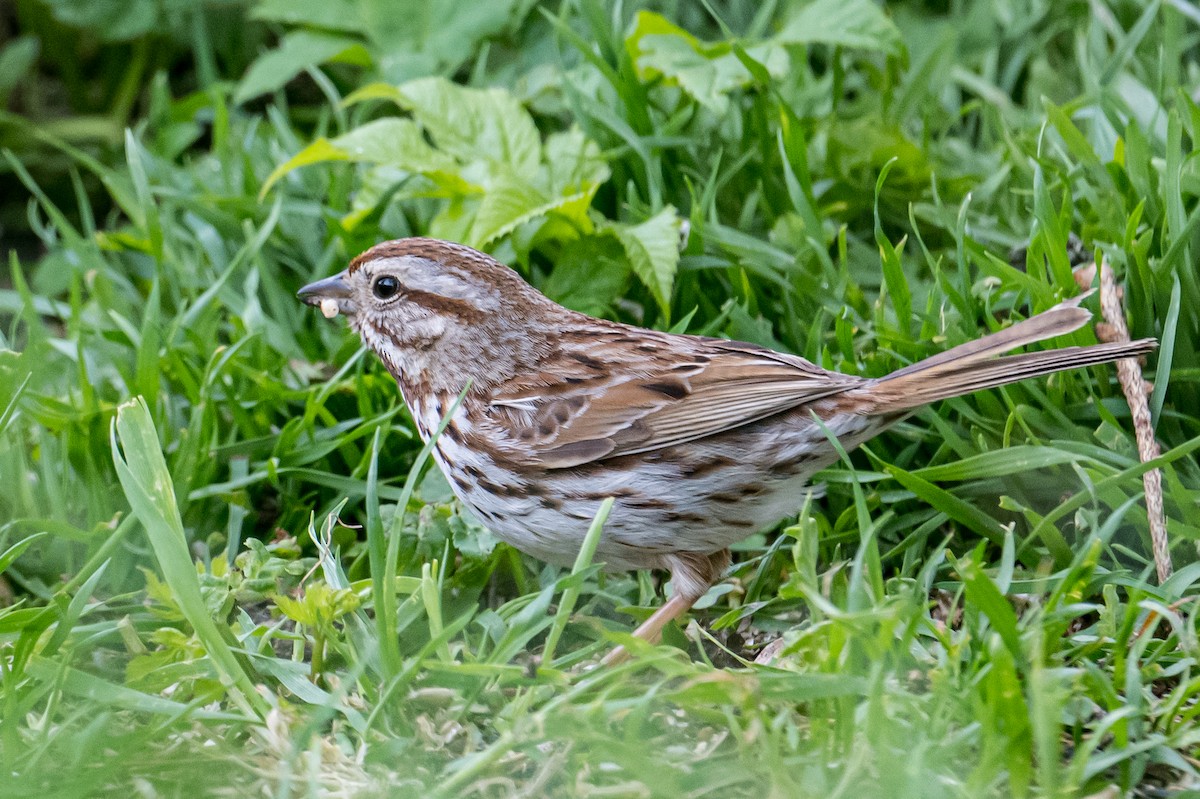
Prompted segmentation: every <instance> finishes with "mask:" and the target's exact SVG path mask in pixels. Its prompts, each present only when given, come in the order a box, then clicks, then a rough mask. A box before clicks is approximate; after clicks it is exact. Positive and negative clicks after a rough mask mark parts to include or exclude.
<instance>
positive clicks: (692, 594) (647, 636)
mask: <svg viewBox="0 0 1200 799" xmlns="http://www.w3.org/2000/svg"><path fill="white" fill-rule="evenodd" d="M668 564H669V568H670V570H671V583H672V584H673V585H674V586H675V593H674V595H672V596H671V598H670V599H668V600H667V601H666V603H664V604H663V606H662V607H661V608H659V609H658V610H656V611H654V613H652V614H651V615H650V618H648V619H646V620H645V621H644V622H642V623H641V624H640V625H639V626H638V628H637V629H636V630H634V631H633V637H634V638H640V639H641V640H643V641H646V642H647V643H651V644H653V643H657V642H658V640H659V639H660V638H661V637H662V631H663V628H664V627H666V626H667V625H668V624H670V623H671V622H672V621H674V620H675V619H677V618H679V617H680V616H682V615H683V614H685V613H687V612H688V611H689V610H691V609H692V605H695V604H696V601H697V600H698V599H700V597H702V596H704V594H705V592H706V591H708V589H709V587H710V586H711V585H712V584H713V583H714V582H716V580H717V578H718V577H720V576H721V572H723V571H725V568H726V567H727V566H729V550H728V549H723V550H721V551H720V552H714V553H713V554H711V555H699V554H695V553H681V554H680V555H672V556H670V558H669V560H668ZM628 659H629V652H627V651H626V650H625V647H623V646H618V647H617V648H616V649H614V650H612V651H611V652H609V653H608V654H607V655H605V656H604V659H603V660H601V661H600V665H602V666H615V665H617V664H618V663H624V662H625V661H626V660H628Z"/></svg>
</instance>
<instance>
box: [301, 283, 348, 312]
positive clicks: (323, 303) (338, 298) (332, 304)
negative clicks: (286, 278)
mask: <svg viewBox="0 0 1200 799" xmlns="http://www.w3.org/2000/svg"><path fill="white" fill-rule="evenodd" d="M296 296H297V297H299V298H300V299H301V300H303V301H304V302H305V303H307V304H308V305H316V306H317V307H319V308H320V309H321V313H323V314H325V316H327V317H330V318H332V317H334V316H337V315H338V312H341V313H344V314H352V313H354V301H353V300H352V299H351V298H350V285H349V284H348V283H347V282H346V273H345V272H339V273H338V274H336V275H334V276H333V277H327V278H325V279H324V280H318V281H316V282H315V283H309V284H308V285H307V286H305V287H304V288H302V289H300V290H299V291H298V292H296Z"/></svg>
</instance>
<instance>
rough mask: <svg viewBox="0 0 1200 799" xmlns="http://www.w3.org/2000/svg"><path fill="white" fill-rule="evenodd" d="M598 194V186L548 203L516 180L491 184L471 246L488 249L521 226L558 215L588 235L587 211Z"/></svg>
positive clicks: (469, 238)
mask: <svg viewBox="0 0 1200 799" xmlns="http://www.w3.org/2000/svg"><path fill="white" fill-rule="evenodd" d="M595 192H596V186H595V185H593V186H592V187H591V188H590V189H589V190H588V191H585V192H580V193H578V194H572V195H569V196H567V197H558V198H555V199H547V198H546V197H545V195H543V194H541V193H539V192H538V191H537V190H536V189H534V188H533V187H532V186H530V185H529V184H528V183H526V182H524V181H522V180H520V179H518V178H517V177H516V176H507V177H504V178H500V179H498V180H495V181H493V182H490V183H489V185H488V187H487V191H485V192H484V195H483V200H482V202H480V204H479V210H478V211H477V212H476V214H475V222H474V224H473V225H472V226H471V234H470V236H469V237H468V239H467V244H469V245H471V246H472V247H476V248H482V247H486V246H487V245H488V244H490V243H491V242H493V241H495V240H496V239H499V238H501V237H502V236H506V235H508V234H509V233H511V232H513V230H515V229H516V228H517V227H518V226H519V225H522V224H524V223H526V222H529V221H532V220H534V219H537V218H539V217H543V216H546V215H547V214H549V213H551V212H555V211H557V212H559V213H560V214H561V215H562V216H564V217H565V218H567V219H568V220H570V221H571V222H573V223H574V224H575V225H576V227H577V228H581V229H583V230H584V232H586V231H587V230H590V229H591V221H590V220H589V219H588V217H587V209H588V207H589V206H590V205H591V203H592V196H593V195H594V194H595Z"/></svg>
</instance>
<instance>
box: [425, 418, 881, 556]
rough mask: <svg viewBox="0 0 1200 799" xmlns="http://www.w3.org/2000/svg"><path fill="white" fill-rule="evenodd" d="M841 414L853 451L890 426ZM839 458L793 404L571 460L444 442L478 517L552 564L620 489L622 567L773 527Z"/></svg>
mask: <svg viewBox="0 0 1200 799" xmlns="http://www.w3.org/2000/svg"><path fill="white" fill-rule="evenodd" d="M835 418H836V420H837V422H836V428H837V429H831V430H830V432H832V433H834V434H835V435H837V436H838V438H839V440H840V441H841V442H842V443H843V445H844V446H845V447H846V448H847V449H851V448H853V447H855V446H857V445H858V444H859V443H861V442H862V441H865V440H866V439H868V438H870V437H871V436H873V435H875V434H876V433H878V432H879V430H880V429H882V427H883V426H884V424H883V423H882V422H881V420H878V419H872V418H869V417H860V416H849V415H846V416H840V417H835ZM827 426H828V425H827ZM836 459H837V455H836V453H835V452H834V450H833V448H832V447H831V446H830V445H829V442H828V440H827V439H826V437H825V433H824V432H823V431H822V430H821V429H820V428H819V427H817V426H816V425H815V424H813V423H812V421H811V419H810V418H807V417H803V416H800V415H799V414H797V413H792V414H784V415H782V416H781V417H777V418H776V419H774V420H770V421H766V422H759V423H755V424H751V425H747V426H745V427H743V428H738V429H735V430H730V431H727V432H725V433H722V434H720V435H716V436H710V437H708V438H705V439H701V440H699V441H693V442H689V443H687V444H682V445H678V446H675V447H669V448H666V449H662V450H655V451H653V452H648V453H640V454H636V455H626V456H623V457H619V458H613V459H610V460H605V461H600V462H597V463H591V464H586V465H584V466H581V467H576V468H572V469H555V470H539V471H535V472H533V473H530V472H521V473H518V472H516V471H512V470H509V469H506V468H503V467H499V466H497V465H496V464H495V463H494V462H492V461H491V460H490V459H487V458H485V457H483V456H481V455H480V454H479V453H477V452H473V451H468V450H467V449H466V448H464V447H461V446H458V445H454V444H453V443H447V444H446V445H443V442H439V447H438V450H437V460H438V462H439V465H440V466H441V467H442V469H443V471H445V472H446V473H447V476H448V477H449V478H450V483H451V485H452V486H453V487H454V490H455V493H456V494H457V495H458V497H459V499H460V500H461V501H462V502H463V504H464V505H466V506H467V507H468V508H469V509H470V510H471V511H472V512H473V513H474V514H475V516H476V517H477V518H478V519H479V520H480V522H482V523H483V524H484V525H485V526H486V527H487V528H488V529H490V530H491V531H492V532H493V533H495V535H496V536H497V537H499V538H500V539H501V540H503V541H506V542H508V543H509V544H512V545H513V546H515V547H516V548H517V549H519V550H521V551H522V552H526V553H528V554H530V555H533V556H534V557H537V558H539V559H541V560H545V561H547V562H550V563H555V564H558V565H570V564H571V563H572V562H573V561H574V559H575V557H576V555H577V554H578V552H579V548H580V546H581V545H582V543H583V539H584V536H585V535H586V534H587V530H588V528H589V526H590V524H591V521H592V519H593V518H594V517H595V515H596V512H597V511H598V510H599V508H600V505H601V503H602V502H603V501H604V499H605V498H607V497H610V496H611V497H613V499H614V504H613V508H612V511H611V512H610V514H609V517H608V520H607V522H606V523H605V526H604V531H603V534H602V536H601V539H600V543H599V546H598V547H597V552H596V556H595V560H596V561H597V562H604V563H606V564H607V565H608V567H609V568H610V569H617V570H619V569H636V568H655V567H658V566H660V564H661V559H662V556H663V555H666V554H669V553H672V552H701V553H712V552H717V551H719V550H721V549H724V548H726V547H728V546H729V545H731V544H733V543H736V542H737V541H740V540H742V539H743V538H746V537H747V536H749V535H751V534H753V533H755V532H757V531H759V530H762V529H764V528H766V527H769V526H771V525H774V524H775V523H777V522H778V521H779V520H781V519H783V518H784V517H786V516H788V515H789V514H791V513H794V512H795V511H796V510H797V509H798V508H799V507H800V506H801V505H802V504H803V502H804V498H805V494H806V487H807V486H808V482H809V479H810V478H811V477H812V475H813V473H815V472H816V471H818V470H820V469H823V468H825V467H826V466H829V465H830V464H831V463H833V462H834V461H835V460H836ZM464 464H465V465H468V466H470V468H469V469H464V468H463V467H464Z"/></svg>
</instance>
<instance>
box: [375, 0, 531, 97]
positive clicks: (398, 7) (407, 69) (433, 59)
mask: <svg viewBox="0 0 1200 799" xmlns="http://www.w3.org/2000/svg"><path fill="white" fill-rule="evenodd" d="M356 6H357V9H358V14H359V16H360V17H361V18H362V20H363V23H364V28H365V31H366V34H367V36H368V37H370V39H371V45H372V50H373V51H374V52H375V53H376V54H377V56H378V65H377V66H378V69H379V72H380V74H381V75H382V76H383V77H384V78H385V79H386V80H389V81H391V82H394V83H399V82H401V81H405V80H409V79H410V78H416V77H420V76H424V75H433V74H453V73H454V72H456V71H457V69H458V68H459V67H460V66H462V65H463V64H464V63H465V62H466V61H467V60H468V59H470V58H471V57H472V56H473V55H475V54H476V53H478V52H479V48H480V45H481V43H482V42H484V41H486V40H487V39H490V38H493V37H495V36H498V35H500V34H503V33H504V32H505V31H506V30H515V29H516V27H517V26H518V25H519V24H520V22H521V20H522V19H523V18H524V17H525V15H526V14H527V13H528V12H529V9H530V8H531V7H532V6H533V4H532V3H530V2H527V0H489V1H488V2H486V3H480V2H477V0H406V1H405V2H397V1H396V0H357V2H356Z"/></svg>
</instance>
